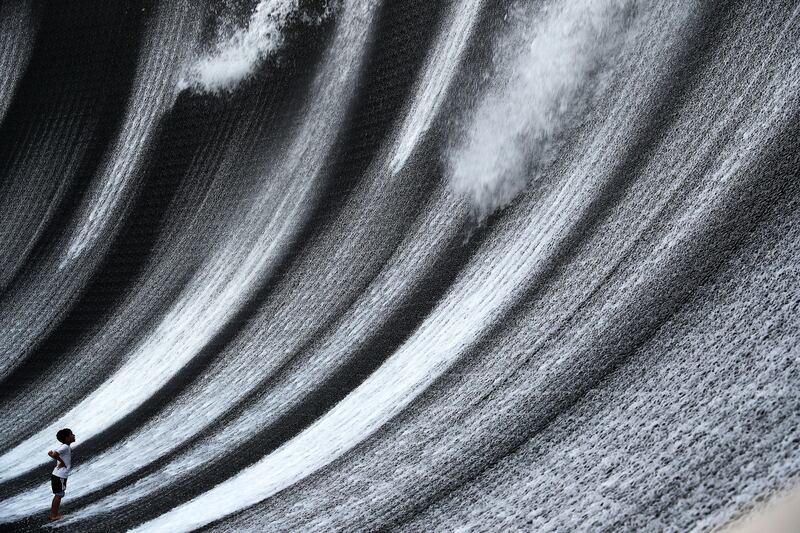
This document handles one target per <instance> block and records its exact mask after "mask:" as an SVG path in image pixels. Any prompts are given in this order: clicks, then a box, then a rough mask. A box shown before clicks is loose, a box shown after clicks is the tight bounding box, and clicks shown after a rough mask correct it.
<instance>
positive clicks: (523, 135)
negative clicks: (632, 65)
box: [449, 0, 641, 219]
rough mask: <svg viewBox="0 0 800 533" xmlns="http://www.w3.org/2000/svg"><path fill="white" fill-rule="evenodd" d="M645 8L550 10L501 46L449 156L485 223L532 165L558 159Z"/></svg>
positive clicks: (627, 2) (618, 2) (584, 4)
mask: <svg viewBox="0 0 800 533" xmlns="http://www.w3.org/2000/svg"><path fill="white" fill-rule="evenodd" d="M640 3H641V2H640V1H638V0H583V1H580V2H566V3H564V4H563V5H559V6H550V7H548V8H546V9H544V10H543V11H542V12H540V13H539V15H538V16H539V17H540V20H541V21H540V22H539V24H538V25H536V27H535V28H534V29H533V31H532V32H531V30H530V29H528V28H525V27H517V28H516V29H515V30H514V31H512V32H511V34H510V35H508V36H507V37H506V39H505V41H504V42H502V43H500V44H499V46H498V49H497V52H496V62H497V63H498V64H497V70H498V72H497V73H496V77H495V79H493V80H492V81H491V82H490V86H489V89H488V90H487V91H486V93H485V94H484V96H483V99H482V101H481V102H480V103H479V105H478V108H477V110H476V111H475V113H474V115H473V116H472V117H471V120H470V124H469V125H468V127H467V131H466V134H465V137H464V139H463V140H462V141H461V143H460V144H458V145H456V148H455V149H454V150H452V151H451V153H450V154H449V168H450V176H451V184H452V187H453V188H454V190H455V191H456V192H457V193H459V194H461V195H464V196H466V197H467V198H469V199H470V200H471V202H472V205H473V208H474V210H475V212H476V215H477V217H478V218H479V219H483V218H485V217H486V216H488V215H489V214H491V213H492V212H494V211H495V210H497V209H499V208H502V207H504V206H506V205H508V204H509V203H510V202H511V200H513V199H514V197H515V196H516V195H517V194H518V193H520V192H521V191H522V190H523V189H524V188H525V186H526V184H527V183H528V180H529V178H530V174H531V172H530V169H531V168H533V169H536V168H537V167H538V168H540V167H541V166H542V165H545V164H547V163H548V162H551V161H552V160H553V158H554V157H555V155H556V151H557V148H558V144H559V143H558V140H559V139H560V138H561V137H562V136H563V134H564V133H565V132H566V131H567V130H568V129H569V128H571V127H573V126H574V125H576V124H578V123H579V122H580V121H581V120H582V117H583V116H584V115H585V113H586V111H587V110H588V106H589V104H590V102H591V100H592V98H593V96H594V95H596V94H597V93H598V90H599V88H600V87H601V86H602V85H603V83H604V80H606V79H607V74H609V73H610V72H611V71H612V70H613V64H614V59H615V57H616V56H617V55H618V53H619V51H620V49H621V48H622V44H623V43H624V40H625V36H626V35H627V30H628V28H629V27H630V25H631V22H632V20H633V19H634V15H635V13H636V12H637V8H638V7H639V4H640ZM532 17H533V15H530V16H528V17H526V18H527V19H530V18H532ZM522 23H523V25H524V23H525V21H522ZM518 26H519V25H518ZM520 37H522V38H521V39H520ZM520 41H522V42H523V43H524V45H523V47H522V49H520ZM525 45H527V46H525Z"/></svg>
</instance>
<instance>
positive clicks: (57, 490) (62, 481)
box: [50, 474, 67, 496]
mask: <svg viewBox="0 0 800 533" xmlns="http://www.w3.org/2000/svg"><path fill="white" fill-rule="evenodd" d="M50 484H51V485H53V495H55V496H63V495H64V492H66V490H67V478H65V477H58V476H56V475H53V474H51V475H50Z"/></svg>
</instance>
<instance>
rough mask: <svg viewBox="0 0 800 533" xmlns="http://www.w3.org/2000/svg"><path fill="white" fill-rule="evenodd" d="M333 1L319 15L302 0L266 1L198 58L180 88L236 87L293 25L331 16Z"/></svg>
mask: <svg viewBox="0 0 800 533" xmlns="http://www.w3.org/2000/svg"><path fill="white" fill-rule="evenodd" d="M333 4H334V3H333V2H332V3H328V4H326V7H325V8H324V9H323V10H322V12H321V14H317V15H316V16H315V15H312V14H311V13H309V12H308V11H307V10H305V9H303V8H302V7H301V6H300V0H262V1H261V2H259V3H258V5H257V6H256V8H255V11H254V12H253V14H252V16H251V17H250V20H249V21H248V23H247V27H246V28H239V29H237V30H235V31H234V32H233V33H232V34H231V35H230V36H228V37H226V38H224V39H223V40H221V41H220V42H218V43H217V45H216V46H215V47H214V49H213V50H212V51H211V52H210V53H208V54H204V55H202V56H200V57H198V58H197V59H195V60H194V62H193V63H192V64H191V65H190V66H189V67H188V69H187V72H186V74H185V75H184V76H183V77H182V78H181V79H180V81H179V82H178V90H179V91H182V90H184V89H193V90H195V91H198V92H211V93H218V92H223V91H231V90H233V89H235V88H236V86H237V85H238V84H239V83H240V82H241V81H243V80H245V79H247V78H248V77H250V76H251V75H252V74H253V73H254V72H255V70H256V69H257V68H258V66H259V65H260V64H261V63H262V62H263V61H264V60H265V59H266V58H268V57H269V56H271V55H272V54H274V53H275V52H276V51H277V50H279V49H280V48H281V47H282V46H283V44H284V42H285V40H286V39H285V29H286V28H287V27H288V25H289V24H291V23H292V22H299V23H302V24H306V25H318V24H320V23H322V22H323V21H324V20H325V19H326V18H327V17H328V15H330V13H331V11H332V9H333V8H332V6H333Z"/></svg>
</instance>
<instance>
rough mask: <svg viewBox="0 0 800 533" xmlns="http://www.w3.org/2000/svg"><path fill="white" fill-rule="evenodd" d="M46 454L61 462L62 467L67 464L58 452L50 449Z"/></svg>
mask: <svg viewBox="0 0 800 533" xmlns="http://www.w3.org/2000/svg"><path fill="white" fill-rule="evenodd" d="M47 455H49V456H50V457H52V458H53V459H55V460H56V461H58V462H59V463H61V466H62V467H64V468H66V467H67V464H66V463H65V462H64V460H63V459H61V456H60V455H58V452H54V451H53V450H50V451H49V452H47Z"/></svg>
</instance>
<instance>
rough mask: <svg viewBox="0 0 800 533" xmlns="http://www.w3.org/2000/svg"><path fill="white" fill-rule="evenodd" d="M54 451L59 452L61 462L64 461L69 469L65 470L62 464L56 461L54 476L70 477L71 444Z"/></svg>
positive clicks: (60, 446)
mask: <svg viewBox="0 0 800 533" xmlns="http://www.w3.org/2000/svg"><path fill="white" fill-rule="evenodd" d="M54 451H56V452H58V455H59V457H61V460H62V461H64V464H65V465H67V467H66V468H64V467H63V466H61V463H59V462H58V461H56V467H55V468H54V469H53V475H54V476H58V477H63V478H66V477H69V473H70V472H72V448H70V447H69V444H61V445H59V447H58V448H56V449H55V450H54Z"/></svg>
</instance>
